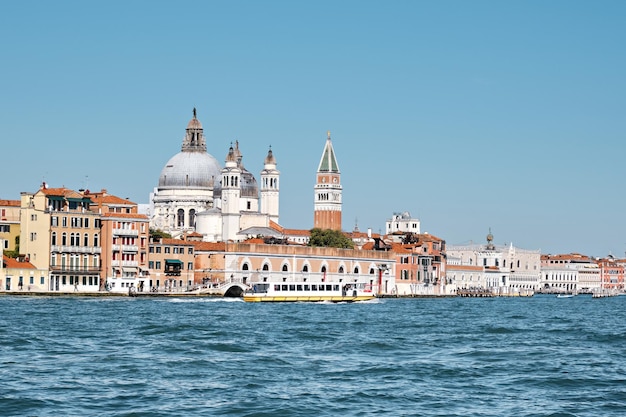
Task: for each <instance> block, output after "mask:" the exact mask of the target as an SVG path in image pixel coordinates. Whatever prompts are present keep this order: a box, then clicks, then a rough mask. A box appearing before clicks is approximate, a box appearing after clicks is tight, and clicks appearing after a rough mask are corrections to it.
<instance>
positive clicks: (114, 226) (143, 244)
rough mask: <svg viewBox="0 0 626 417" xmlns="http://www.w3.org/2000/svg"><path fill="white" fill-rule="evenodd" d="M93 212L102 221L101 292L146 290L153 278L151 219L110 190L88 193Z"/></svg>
mask: <svg viewBox="0 0 626 417" xmlns="http://www.w3.org/2000/svg"><path fill="white" fill-rule="evenodd" d="M83 195H84V196H85V197H87V198H89V199H90V201H91V205H90V208H91V210H92V211H94V212H97V213H99V214H100V216H101V217H100V219H101V226H102V229H101V236H102V239H101V245H102V255H101V262H102V263H101V265H102V275H103V276H104V277H105V279H103V280H102V282H101V288H100V289H101V290H102V289H105V288H107V289H109V290H112V291H128V290H129V288H132V287H134V288H137V289H142V288H143V287H144V286H145V284H146V283H145V281H146V280H147V279H148V278H149V271H148V242H149V233H150V227H149V219H148V217H147V216H146V215H143V214H139V213H138V212H137V210H138V209H137V204H136V203H133V202H132V201H129V200H128V199H123V198H120V197H116V196H114V195H110V194H108V193H107V190H104V189H103V190H102V191H100V192H95V193H94V192H90V191H89V190H86V191H84V193H83Z"/></svg>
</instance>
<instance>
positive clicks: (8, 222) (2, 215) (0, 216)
mask: <svg viewBox="0 0 626 417" xmlns="http://www.w3.org/2000/svg"><path fill="white" fill-rule="evenodd" d="M19 236H20V200H0V239H2V244H1V245H0V250H9V251H13V250H15V249H16V248H17V238H19Z"/></svg>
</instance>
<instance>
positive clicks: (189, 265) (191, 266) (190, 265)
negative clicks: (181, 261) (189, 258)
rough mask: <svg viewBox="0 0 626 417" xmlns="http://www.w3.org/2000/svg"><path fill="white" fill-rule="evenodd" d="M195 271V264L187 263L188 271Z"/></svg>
mask: <svg viewBox="0 0 626 417" xmlns="http://www.w3.org/2000/svg"><path fill="white" fill-rule="evenodd" d="M192 269H193V262H187V270H188V271H191V270H192Z"/></svg>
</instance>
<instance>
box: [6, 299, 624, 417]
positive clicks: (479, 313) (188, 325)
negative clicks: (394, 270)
mask: <svg viewBox="0 0 626 417" xmlns="http://www.w3.org/2000/svg"><path fill="white" fill-rule="evenodd" d="M0 313H1V314H0V384H1V389H0V415H2V416H55V417H56V416H172V415H177V416H218V415H219V416H324V415H328V416H370V415H381V416H383V415H385V416H386V415H389V416H464V417H467V416H602V417H606V416H624V415H626V326H625V323H626V321H625V319H626V297H612V298H605V299H591V297H590V296H578V297H575V298H571V299H557V298H556V297H551V296H535V297H532V298H508V299H507V298H491V299H484V298H483V299H471V298H448V299H384V300H376V301H374V302H367V303H355V304H324V303H320V304H306V303H297V304H255V303H252V304H251V303H244V302H242V301H240V300H225V299H206V298H194V299H171V298H158V299H144V298H125V297H120V298H71V297H70V298H57V297H33V298H27V297H14V296H2V297H0Z"/></svg>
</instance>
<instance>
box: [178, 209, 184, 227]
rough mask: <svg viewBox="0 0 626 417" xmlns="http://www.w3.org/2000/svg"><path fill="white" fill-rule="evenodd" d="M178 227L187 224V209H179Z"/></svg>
mask: <svg viewBox="0 0 626 417" xmlns="http://www.w3.org/2000/svg"><path fill="white" fill-rule="evenodd" d="M176 224H177V226H178V227H183V226H184V225H185V210H183V209H178V216H177V222H176Z"/></svg>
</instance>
